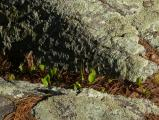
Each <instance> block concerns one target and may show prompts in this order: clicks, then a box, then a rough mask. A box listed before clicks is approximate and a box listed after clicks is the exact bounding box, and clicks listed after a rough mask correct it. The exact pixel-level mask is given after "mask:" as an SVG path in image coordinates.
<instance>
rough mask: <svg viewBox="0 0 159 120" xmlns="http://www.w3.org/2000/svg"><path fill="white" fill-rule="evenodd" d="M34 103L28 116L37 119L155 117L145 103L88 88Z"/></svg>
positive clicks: (134, 119) (129, 119) (139, 119)
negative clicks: (31, 115) (150, 114)
mask: <svg viewBox="0 0 159 120" xmlns="http://www.w3.org/2000/svg"><path fill="white" fill-rule="evenodd" d="M63 93H65V95H61V96H53V97H50V98H48V99H47V100H45V101H42V102H40V103H38V104H37V105H36V106H35V107H34V108H33V110H32V113H33V114H34V116H35V117H36V118H37V119H38V120H45V119H47V120H144V113H146V112H148V113H154V114H159V108H158V107H156V106H155V105H154V104H152V103H151V102H150V101H148V100H143V99H131V98H125V97H122V96H114V95H108V94H106V93H100V92H97V91H95V90H92V89H83V91H82V92H81V93H80V94H78V95H76V94H75V91H72V90H65V91H63Z"/></svg>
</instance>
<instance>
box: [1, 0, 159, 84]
mask: <svg viewBox="0 0 159 120" xmlns="http://www.w3.org/2000/svg"><path fill="white" fill-rule="evenodd" d="M158 6H159V1H158V0H137V1H136V0H113V1H112V0H31V1H30V0H20V1H19V0H1V1H0V18H1V19H0V48H1V49H2V50H3V52H4V53H6V54H9V56H10V57H11V58H12V61H13V63H15V64H18V63H17V61H20V62H22V61H23V56H24V53H27V52H29V51H31V50H32V51H33V53H34V54H35V55H36V56H37V58H38V62H42V63H46V64H47V65H49V66H59V67H64V68H68V69H69V70H74V71H79V70H80V66H81V65H84V66H86V67H87V68H90V67H94V66H97V71H98V72H99V73H108V72H109V73H111V72H112V73H113V72H115V73H118V74H119V75H120V77H122V78H124V79H129V80H130V81H133V82H135V81H136V80H137V79H138V78H139V77H140V78H143V80H145V79H146V77H148V76H150V75H152V74H153V73H155V72H156V71H157V70H158V66H157V64H155V63H153V62H151V61H149V60H147V59H145V58H144V57H142V56H144V54H145V49H144V47H143V46H142V45H140V44H138V41H139V39H140V38H144V39H145V41H147V42H148V43H149V44H150V45H151V46H153V47H154V48H156V49H158V46H159V42H158V41H159V40H158V39H159V36H158V31H159V22H158V19H159V8H158ZM8 51H9V52H8Z"/></svg>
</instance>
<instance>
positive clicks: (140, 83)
mask: <svg viewBox="0 0 159 120" xmlns="http://www.w3.org/2000/svg"><path fill="white" fill-rule="evenodd" d="M142 82H143V78H142V77H138V78H137V80H136V85H137V86H139V87H141V86H142Z"/></svg>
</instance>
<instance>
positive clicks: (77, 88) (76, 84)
mask: <svg viewBox="0 0 159 120" xmlns="http://www.w3.org/2000/svg"><path fill="white" fill-rule="evenodd" d="M73 88H74V90H80V89H81V84H80V83H79V82H78V81H77V82H76V83H74V84H73Z"/></svg>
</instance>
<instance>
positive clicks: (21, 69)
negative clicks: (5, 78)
mask: <svg viewBox="0 0 159 120" xmlns="http://www.w3.org/2000/svg"><path fill="white" fill-rule="evenodd" d="M18 68H19V70H20V72H23V71H24V64H22V63H21V64H20V65H19V67H18Z"/></svg>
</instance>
